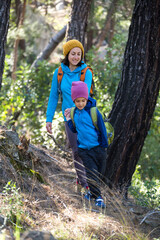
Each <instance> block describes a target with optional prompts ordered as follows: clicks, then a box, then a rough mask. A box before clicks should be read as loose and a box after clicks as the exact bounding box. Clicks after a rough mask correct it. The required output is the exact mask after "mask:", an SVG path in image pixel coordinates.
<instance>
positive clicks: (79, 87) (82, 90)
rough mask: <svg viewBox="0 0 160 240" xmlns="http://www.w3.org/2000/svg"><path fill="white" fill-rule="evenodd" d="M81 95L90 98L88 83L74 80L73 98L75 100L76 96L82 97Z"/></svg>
mask: <svg viewBox="0 0 160 240" xmlns="http://www.w3.org/2000/svg"><path fill="white" fill-rule="evenodd" d="M80 97H83V98H86V99H88V87H87V84H86V83H85V82H82V81H78V82H72V88H71V98H72V100H73V102H74V100H75V99H76V98H80Z"/></svg>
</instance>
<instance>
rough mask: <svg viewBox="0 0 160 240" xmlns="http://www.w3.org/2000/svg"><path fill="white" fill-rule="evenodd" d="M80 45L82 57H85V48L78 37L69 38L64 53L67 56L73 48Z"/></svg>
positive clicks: (64, 46)
mask: <svg viewBox="0 0 160 240" xmlns="http://www.w3.org/2000/svg"><path fill="white" fill-rule="evenodd" d="M75 47H79V48H80V49H81V50H82V57H84V48H83V45H82V43H81V42H79V41H78V40H76V39H72V40H69V41H68V42H66V43H65V44H64V45H63V54H64V56H66V55H67V54H68V53H69V52H70V51H71V49H72V48H75Z"/></svg>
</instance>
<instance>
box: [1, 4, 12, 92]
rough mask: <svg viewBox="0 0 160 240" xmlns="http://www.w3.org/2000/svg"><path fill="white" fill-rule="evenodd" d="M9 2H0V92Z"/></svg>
mask: <svg viewBox="0 0 160 240" xmlns="http://www.w3.org/2000/svg"><path fill="white" fill-rule="evenodd" d="M10 5H11V0H5V1H0V39H1V40H0V90H1V86H2V75H3V69H4V60H5V43H6V37H7V32H8V26H9V13H10Z"/></svg>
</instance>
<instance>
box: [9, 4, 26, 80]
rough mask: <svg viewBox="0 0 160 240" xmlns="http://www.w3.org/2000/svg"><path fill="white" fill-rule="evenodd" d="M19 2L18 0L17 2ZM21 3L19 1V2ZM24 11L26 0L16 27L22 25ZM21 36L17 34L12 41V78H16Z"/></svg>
mask: <svg viewBox="0 0 160 240" xmlns="http://www.w3.org/2000/svg"><path fill="white" fill-rule="evenodd" d="M19 3H20V2H19ZM20 5H21V3H20ZM20 5H19V6H20ZM25 11H26V0H24V2H23V8H22V9H21V14H20V19H19V23H18V29H20V27H22V25H23V21H24V15H25ZM20 40H21V38H20V37H19V36H18V37H17V39H16V40H15V43H14V53H13V69H12V79H13V80H15V79H16V70H17V60H18V46H19V42H20Z"/></svg>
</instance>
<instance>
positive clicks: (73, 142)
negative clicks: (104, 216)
mask: <svg viewBox="0 0 160 240" xmlns="http://www.w3.org/2000/svg"><path fill="white" fill-rule="evenodd" d="M63 54H64V59H63V60H62V62H61V67H62V71H63V78H62V81H61V84H60V92H61V95H62V113H63V116H64V111H65V109H67V108H71V107H73V106H74V103H73V101H72V98H71V86H72V82H75V81H80V76H81V70H83V69H84V68H86V66H87V65H86V64H85V63H84V62H83V61H82V59H83V57H84V48H83V45H82V44H81V42H79V41H78V40H76V39H73V40H69V41H68V42H66V43H65V44H64V45H63ZM85 83H86V84H87V86H88V91H89V93H90V88H91V84H92V73H91V71H90V70H89V69H88V70H87V71H86V74H85ZM58 98H59V84H58V68H57V69H56V70H55V72H54V75H53V79H52V86H51V91H50V96H49V101H48V107H47V114H46V115H47V119H46V129H47V131H48V132H49V133H51V134H52V120H53V117H54V114H55V111H56V107H57V103H58ZM64 121H65V131H66V135H67V138H68V141H69V144H70V147H71V149H72V154H73V159H74V166H75V169H76V172H77V177H78V179H77V183H79V184H80V185H81V186H82V187H84V188H85V189H88V184H87V181H86V173H85V168H84V166H83V162H82V160H81V159H80V157H79V156H78V148H77V134H76V133H73V132H72V131H71V130H70V129H69V127H68V125H67V120H66V118H65V116H64Z"/></svg>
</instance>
